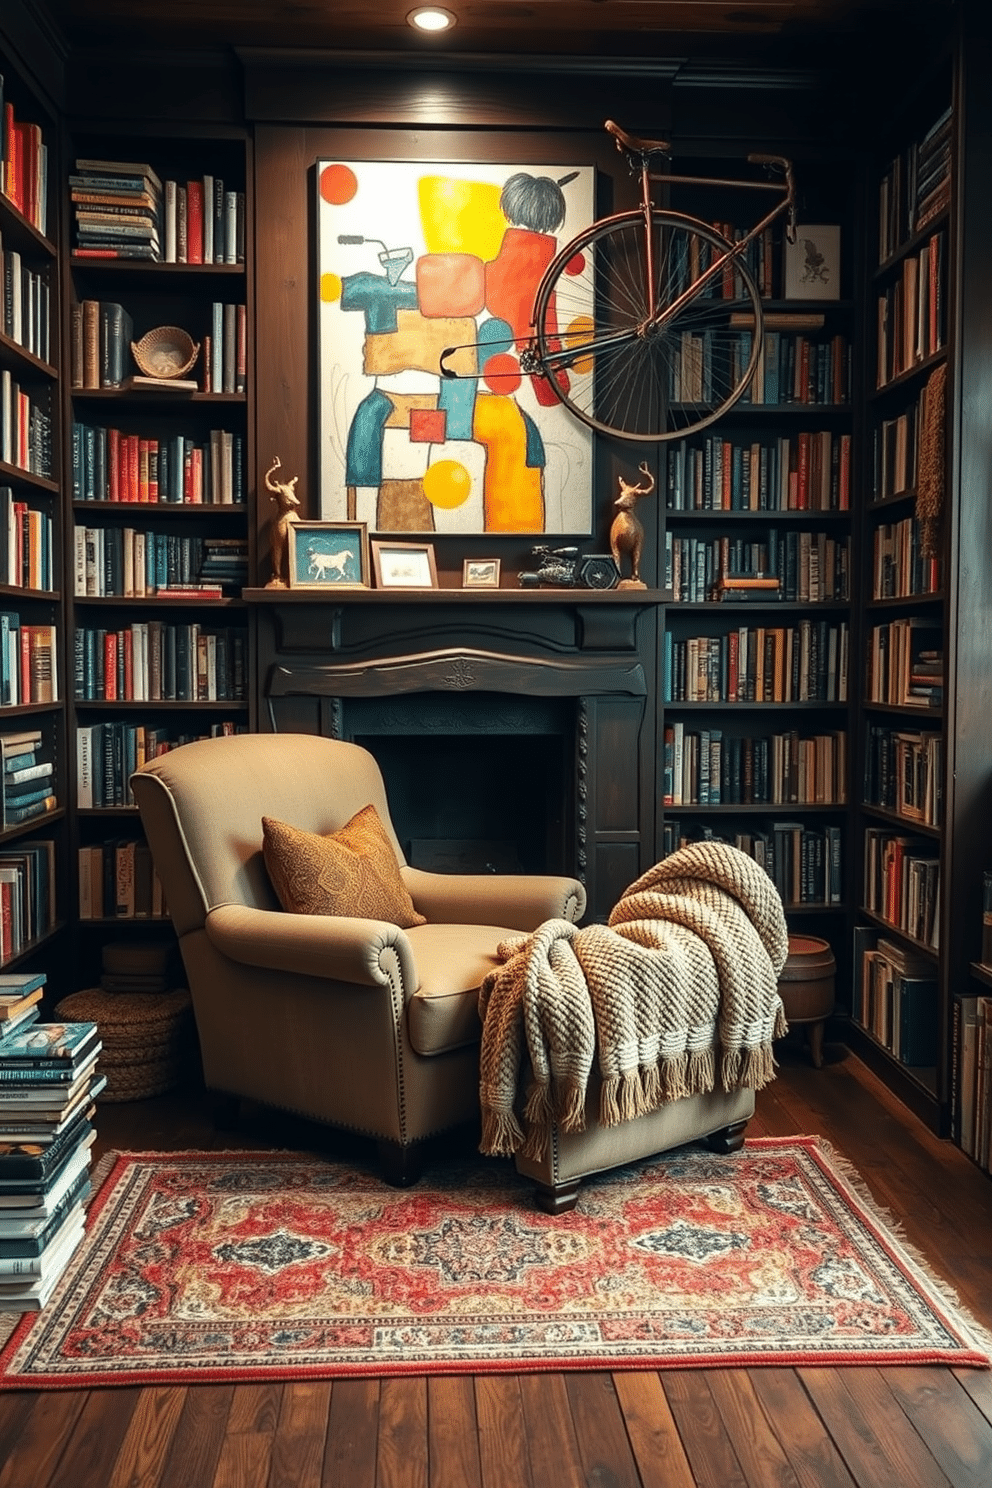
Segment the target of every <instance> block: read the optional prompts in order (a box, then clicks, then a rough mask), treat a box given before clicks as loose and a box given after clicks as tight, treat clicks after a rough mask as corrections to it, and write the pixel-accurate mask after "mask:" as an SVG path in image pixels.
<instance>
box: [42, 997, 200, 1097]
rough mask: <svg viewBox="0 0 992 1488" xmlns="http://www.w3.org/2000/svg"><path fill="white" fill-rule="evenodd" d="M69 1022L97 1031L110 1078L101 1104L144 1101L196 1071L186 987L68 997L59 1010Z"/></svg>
mask: <svg viewBox="0 0 992 1488" xmlns="http://www.w3.org/2000/svg"><path fill="white" fill-rule="evenodd" d="M55 1013H56V1016H57V1017H59V1018H63V1019H66V1020H68V1021H71V1022H76V1021H81V1022H91V1023H95V1024H96V1025H97V1028H98V1029H99V1031H100V1038H101V1041H102V1043H103V1048H102V1050H101V1051H100V1057H99V1061H98V1069H99V1071H100V1073H101V1074H103V1075H105V1076H106V1078H107V1084H106V1088H105V1089H104V1090H103V1092H102V1093H101V1095H100V1096H99V1099H100V1100H101V1101H129V1100H146V1099H147V1098H148V1097H149V1096H152V1095H162V1094H164V1092H165V1091H167V1090H172V1089H174V1088H175V1086H177V1085H179V1084H181V1083H182V1082H183V1080H184V1079H185V1078H186V1077H187V1075H188V1074H190V1072H191V1071H192V1070H193V1068H194V1067H195V1058H196V1036H195V1025H194V1022H193V1004H192V999H191V998H190V995H189V992H188V991H187V990H186V988H185V987H179V988H176V989H175V990H174V991H172V992H163V993H152V992H142V993H138V994H136V995H130V994H128V993H126V992H106V991H104V990H103V988H101V987H88V988H86V989H84V990H83V991H81V992H70V993H69V995H68V997H63V998H62V1001H61V1002H60V1003H59V1004H58V1006H57V1007H56V1009H55Z"/></svg>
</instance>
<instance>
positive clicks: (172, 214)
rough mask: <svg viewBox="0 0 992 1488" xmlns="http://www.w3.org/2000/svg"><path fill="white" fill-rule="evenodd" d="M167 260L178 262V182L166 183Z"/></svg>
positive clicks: (167, 261) (168, 261)
mask: <svg viewBox="0 0 992 1488" xmlns="http://www.w3.org/2000/svg"><path fill="white" fill-rule="evenodd" d="M164 216H165V261H166V263H175V262H176V183H175V181H166V183H165V206H164Z"/></svg>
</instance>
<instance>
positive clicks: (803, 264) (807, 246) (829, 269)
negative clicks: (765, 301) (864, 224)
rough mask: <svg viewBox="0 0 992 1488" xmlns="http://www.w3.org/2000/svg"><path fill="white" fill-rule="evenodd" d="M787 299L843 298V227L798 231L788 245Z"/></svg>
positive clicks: (786, 251)
mask: <svg viewBox="0 0 992 1488" xmlns="http://www.w3.org/2000/svg"><path fill="white" fill-rule="evenodd" d="M785 298H786V299H787V300H839V299H840V227H839V226H838V225H837V224H835V223H829V224H822V223H821V224H814V225H813V226H806V227H804V226H803V225H802V224H800V225H799V226H798V227H797V228H796V241H795V242H794V243H790V242H789V240H788V239H786V242H785Z"/></svg>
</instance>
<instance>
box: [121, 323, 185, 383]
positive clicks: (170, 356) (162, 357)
mask: <svg viewBox="0 0 992 1488" xmlns="http://www.w3.org/2000/svg"><path fill="white" fill-rule="evenodd" d="M131 352H132V354H133V356H134V360H135V361H136V362H137V364H138V366H139V367H140V368H141V370H142V372H144V374H145V376H146V377H164V378H169V377H183V376H185V374H186V373H187V372H188V371H189V370H190V368H191V367H192V366H193V364H194V362H195V361H196V359H197V357H198V356H199V355H200V346H199V343H198V342H197V341H194V340H193V337H192V336H191V335H190V334H189V332H188V331H184V330H183V329H182V328H181V327H180V326H156V328H155V329H154V330H153V331H146V333H145V334H144V335H143V336H142V338H141V340H140V341H132V342H131Z"/></svg>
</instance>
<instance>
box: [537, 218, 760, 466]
mask: <svg viewBox="0 0 992 1488" xmlns="http://www.w3.org/2000/svg"><path fill="white" fill-rule="evenodd" d="M651 234H652V258H653V266H654V285H653V293H652V286H651V285H649V284H648V280H647V274H648V256H647V252H646V243H645V223H644V220H643V217H642V216H641V215H640V214H638V213H630V214H625V215H622V216H620V217H618V218H614V219H611V220H610V221H608V222H606V223H603V224H600V225H599V226H598V227H594V228H591V229H590V230H589V231H588V232H587V233H585V234H582V235H580V237H579V238H577V239H576V240H575V243H574V244H572V245H571V247H570V249H569V250H566V251H564V252H563V253H562V254H561V255H559V258H558V259H556V261H555V263H554V265H552V268H551V270H549V275H548V278H547V279H546V280H545V282H544V284H543V285H542V289H541V292H540V294H539V297H538V305H537V307H536V317H537V320H538V325H539V331H538V338H537V342H538V361H539V364H540V365H541V366H542V367H543V369H544V371H545V372H546V374H547V375H548V376H549V377H550V378H551V379H552V381H553V383H554V385H555V389H556V392H557V395H558V397H559V398H560V399H561V401H562V402H563V403H564V404H565V406H566V407H567V408H569V409H570V410H571V411H572V413H574V414H575V415H576V416H577V417H578V418H580V419H582V420H583V421H584V422H585V423H587V424H589V425H590V426H591V427H592V428H594V429H598V430H600V431H602V432H603V433H608V434H617V435H619V436H620V437H622V438H627V439H635V440H643V441H650V440H665V439H672V438H676V437H681V435H683V434H684V433H685V432H686V431H688V430H691V429H695V428H700V427H703V426H705V425H706V424H708V423H711V422H713V420H714V419H716V418H717V417H719V416H720V414H721V413H722V412H723V411H725V410H726V408H728V407H730V406H732V404H733V403H734V402H735V401H736V400H737V398H738V397H740V396H741V395H742V393H743V392H744V390H745V388H746V385H747V382H748V380H749V378H750V376H751V373H752V371H753V369H754V365H755V361H756V358H757V339H758V336H759V335H760V315H761V307H760V301H759V300H758V296H757V291H756V290H755V288H754V285H753V283H752V282H751V280H750V278H749V276H748V274H747V272H746V270H745V269H744V267H743V265H742V264H741V263H740V262H739V261H738V260H737V259H735V258H733V257H732V256H728V255H729V245H728V244H727V242H726V240H725V239H723V238H721V237H720V236H719V234H718V233H716V232H714V231H713V230H712V229H710V228H708V227H707V226H706V225H705V224H704V223H696V222H695V221H694V220H693V219H691V218H685V217H682V216H681V215H680V214H678V213H671V212H661V211H658V212H654V213H653V214H652V218H651ZM724 259H725V261H722V260H724ZM717 264H718V265H719V267H718V268H717V269H716V271H715V272H714V274H713V277H712V282H711V283H703V284H701V283H700V278H701V276H702V275H703V274H705V271H706V268H707V267H708V266H710V265H717ZM735 311H741V312H742V313H743V321H747V320H748V319H749V320H750V322H751V324H752V326H754V327H756V328H757V329H756V330H755V331H754V332H753V333H751V334H750V335H749V334H748V332H747V328H746V325H745V324H743V323H742V324H735V323H733V321H732V319H731V317H732V316H733V314H734V312H735Z"/></svg>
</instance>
